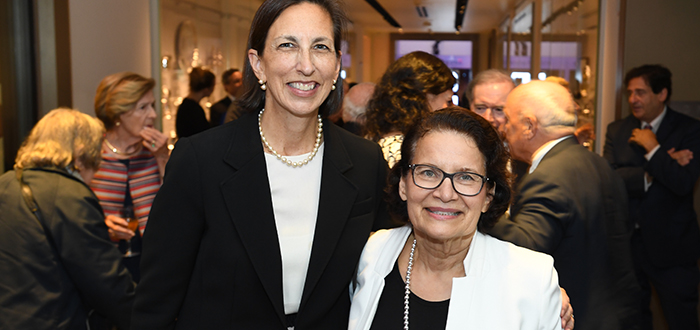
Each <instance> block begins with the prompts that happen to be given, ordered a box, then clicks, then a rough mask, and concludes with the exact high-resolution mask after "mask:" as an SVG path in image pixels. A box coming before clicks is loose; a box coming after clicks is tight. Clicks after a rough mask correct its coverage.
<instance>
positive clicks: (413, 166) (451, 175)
mask: <svg viewBox="0 0 700 330" xmlns="http://www.w3.org/2000/svg"><path fill="white" fill-rule="evenodd" d="M416 166H427V167H430V168H434V169H436V170H438V171H440V172H442V180H440V183H438V184H437V186H435V187H433V188H426V187H423V186H420V185H418V183H416V175H415V173H416ZM408 168H409V169H411V177H412V178H413V184H414V185H416V187H418V188H422V189H428V190H433V189H437V188H440V186H441V185H442V183H443V182H444V181H445V178H450V182H451V183H452V189H454V191H455V192H456V193H457V194H460V195H462V196H466V197H474V196H476V195H478V194H480V193H481V191H482V190H484V185H485V184H486V182H487V181H491V179H489V178H488V177H486V176H485V175H481V174H479V173H474V172H469V171H460V172H454V173H447V172H445V171H443V170H442V169H441V168H439V167H437V166H433V165H427V164H410V165H408ZM459 173H469V174H474V175H476V176H478V177H480V178H481V187H479V191H477V192H476V194H473V195H468V194H463V193H461V192H459V190H457V188H456V187H455V180H454V179H453V178H454V176H455V175H456V174H459Z"/></svg>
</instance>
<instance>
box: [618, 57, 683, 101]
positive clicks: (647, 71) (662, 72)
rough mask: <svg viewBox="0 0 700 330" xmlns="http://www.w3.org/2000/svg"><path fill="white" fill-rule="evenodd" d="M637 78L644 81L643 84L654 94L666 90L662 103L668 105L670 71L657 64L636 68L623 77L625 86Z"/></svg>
mask: <svg viewBox="0 0 700 330" xmlns="http://www.w3.org/2000/svg"><path fill="white" fill-rule="evenodd" d="M639 77H641V78H642V79H644V82H646V83H647V85H649V87H650V88H651V91H652V92H654V94H659V93H661V91H662V90H664V88H666V91H667V92H668V93H667V94H666V101H665V102H664V103H666V104H668V102H669V100H671V91H672V90H671V87H672V86H671V85H672V84H671V70H669V69H667V68H666V67H665V66H663V65H659V64H647V65H642V66H638V67H636V68H633V69H632V70H629V71H628V72H627V74H626V75H625V86H628V85H629V83H630V80H632V79H634V78H639Z"/></svg>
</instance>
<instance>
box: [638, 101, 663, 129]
mask: <svg viewBox="0 0 700 330" xmlns="http://www.w3.org/2000/svg"><path fill="white" fill-rule="evenodd" d="M667 109H668V107H667V106H665V105H664V111H662V112H661V114H660V115H658V116H656V118H654V120H652V121H651V123H647V122H645V121H641V122H642V127H644V126H645V125H647V124H649V125H651V131H652V132H654V134H656V132H658V131H659V126H661V121H662V120H664V117H666V110H667Z"/></svg>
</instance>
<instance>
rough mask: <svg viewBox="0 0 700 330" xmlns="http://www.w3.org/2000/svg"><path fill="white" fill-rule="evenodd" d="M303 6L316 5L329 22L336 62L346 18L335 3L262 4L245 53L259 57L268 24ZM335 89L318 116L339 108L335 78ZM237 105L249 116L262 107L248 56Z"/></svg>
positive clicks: (282, 0)
mask: <svg viewBox="0 0 700 330" xmlns="http://www.w3.org/2000/svg"><path fill="white" fill-rule="evenodd" d="M304 2H308V3H311V4H315V5H318V6H320V7H321V8H323V9H324V10H325V11H326V12H327V13H328V15H330V17H331V21H332V22H333V46H334V47H335V52H336V57H338V60H339V61H340V44H341V40H342V39H343V37H344V36H345V31H346V30H345V29H346V26H347V22H348V18H347V16H346V14H345V10H344V9H343V8H342V6H341V3H340V2H339V1H337V0H266V1H265V2H263V4H262V5H260V8H258V11H257V12H256V13H255V17H254V18H253V23H252V24H251V26H250V34H249V35H248V49H255V50H257V51H258V56H261V57H262V56H263V52H264V51H265V42H266V41H267V33H268V32H269V31H270V27H271V26H272V24H273V23H275V21H276V20H277V18H278V17H279V16H280V15H281V14H282V12H284V11H285V10H286V9H287V8H289V7H291V6H294V5H298V4H301V3H304ZM335 86H336V89H335V90H334V91H332V92H331V93H330V95H328V97H327V98H326V100H325V101H324V102H323V104H321V106H320V107H319V113H320V114H321V116H323V117H324V118H326V117H328V114H329V113H331V112H334V111H336V110H337V109H340V107H341V105H342V104H343V81H342V79H341V78H340V77H338V80H337V82H336V84H335ZM238 105H239V108H240V109H243V110H244V111H252V112H258V111H260V110H261V109H262V108H263V107H264V106H265V92H264V91H263V90H261V89H260V85H259V84H258V78H257V77H256V76H255V73H254V72H253V68H252V67H251V65H250V60H249V59H248V56H246V58H245V65H244V67H243V96H242V97H241V100H240V101H239V102H238Z"/></svg>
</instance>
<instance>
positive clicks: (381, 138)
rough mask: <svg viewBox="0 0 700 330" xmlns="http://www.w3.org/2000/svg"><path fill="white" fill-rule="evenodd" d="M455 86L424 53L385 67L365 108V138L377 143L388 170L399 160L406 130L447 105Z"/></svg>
mask: <svg viewBox="0 0 700 330" xmlns="http://www.w3.org/2000/svg"><path fill="white" fill-rule="evenodd" d="M455 82H456V79H455V77H454V76H452V71H451V70H450V68H448V67H447V65H445V63H444V62H442V61H441V60H440V59H439V58H437V57H435V56H433V55H430V54H428V53H425V52H412V53H408V54H406V55H404V56H402V57H401V58H399V59H398V60H396V62H394V63H392V64H391V65H390V66H389V68H388V69H387V71H386V72H385V73H384V75H383V76H382V79H381V80H380V81H379V84H378V85H377V87H376V89H375V91H374V95H373V96H372V99H370V101H369V105H368V106H367V112H366V116H367V121H366V123H365V137H366V138H368V139H370V140H372V141H374V142H377V143H379V145H380V146H381V147H382V152H383V153H384V158H385V159H386V160H387V162H388V163H389V166H390V167H391V166H394V164H396V162H397V161H399V159H401V143H402V141H403V135H404V133H405V132H406V130H407V129H408V127H409V126H411V125H412V124H413V123H415V122H417V121H419V120H421V118H422V117H423V115H425V114H426V113H428V112H430V111H434V110H438V109H442V108H445V107H447V106H448V105H449V104H451V101H452V94H453V92H452V86H453V85H454V84H455Z"/></svg>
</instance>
